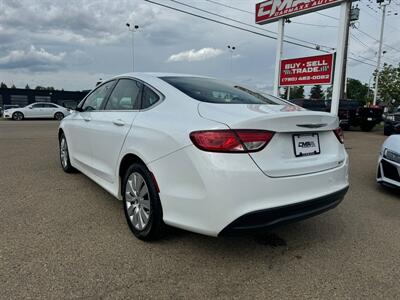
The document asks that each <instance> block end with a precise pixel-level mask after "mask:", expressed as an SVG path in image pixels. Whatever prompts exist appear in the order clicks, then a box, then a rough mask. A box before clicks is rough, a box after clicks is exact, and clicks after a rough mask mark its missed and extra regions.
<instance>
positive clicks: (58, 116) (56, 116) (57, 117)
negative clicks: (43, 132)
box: [54, 112, 64, 121]
mask: <svg viewBox="0 0 400 300" xmlns="http://www.w3.org/2000/svg"><path fill="white" fill-rule="evenodd" d="M54 119H56V120H58V121H61V120H62V119H64V114H63V113H61V112H57V113H55V115H54Z"/></svg>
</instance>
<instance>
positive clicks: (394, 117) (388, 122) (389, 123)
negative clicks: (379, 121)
mask: <svg viewBox="0 0 400 300" xmlns="http://www.w3.org/2000/svg"><path fill="white" fill-rule="evenodd" d="M399 133H400V108H397V109H396V110H395V111H394V112H393V113H389V114H387V115H386V118H385V125H384V127H383V134H384V135H392V134H399Z"/></svg>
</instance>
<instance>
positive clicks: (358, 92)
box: [346, 78, 371, 103]
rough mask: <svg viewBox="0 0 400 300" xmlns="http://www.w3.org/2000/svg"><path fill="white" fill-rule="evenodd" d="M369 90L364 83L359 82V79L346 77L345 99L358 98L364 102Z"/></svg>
mask: <svg viewBox="0 0 400 300" xmlns="http://www.w3.org/2000/svg"><path fill="white" fill-rule="evenodd" d="M368 91H369V87H368V85H367V84H366V83H364V84H363V83H361V81H360V80H357V79H354V78H348V79H347V92H346V94H347V99H354V100H359V101H362V102H364V103H366V102H367V101H368V99H367V97H368V94H371V93H368Z"/></svg>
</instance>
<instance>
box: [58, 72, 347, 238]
mask: <svg viewBox="0 0 400 300" xmlns="http://www.w3.org/2000/svg"><path fill="white" fill-rule="evenodd" d="M58 137H59V141H60V159H61V166H62V168H63V169H64V171H65V172H72V171H74V170H75V169H78V170H79V171H81V172H82V173H84V174H85V175H87V176H88V177H90V178H91V179H92V180H93V181H95V182H96V183H98V184H99V185H100V186H102V187H103V188H104V189H105V190H107V191H108V192H109V193H111V194H112V195H113V196H115V197H116V198H118V199H120V200H122V202H123V208H124V211H125V216H126V219H127V222H128V225H129V227H130V229H131V230H132V232H133V233H134V234H135V236H137V237H138V238H140V239H143V240H150V239H154V238H157V237H159V236H160V235H161V234H162V233H163V229H164V227H165V225H170V226H176V227H179V228H183V229H186V230H190V231H194V232H198V233H202V234H206V235H210V236H219V235H229V234H236V233H242V232H249V233H250V232H257V231H264V230H266V229H267V228H269V227H271V226H275V225H279V224H283V223H286V222H290V221H297V220H300V219H304V218H307V217H311V216H314V215H317V214H319V213H322V212H324V211H326V210H328V209H330V208H333V207H335V206H337V205H338V204H339V203H340V201H341V200H342V199H343V197H344V195H345V193H346V191H347V189H348V185H349V183H348V156H347V153H346V151H345V149H344V146H343V135H342V131H341V130H340V128H339V126H338V119H337V117H336V116H333V115H330V114H328V113H323V112H312V111H307V110H304V109H302V108H299V107H297V106H295V105H293V104H290V103H288V102H286V101H283V100H281V99H278V98H275V97H273V96H270V95H266V94H263V93H262V92H259V91H256V90H253V89H251V88H248V87H245V86H243V85H241V84H234V83H229V82H225V81H222V80H217V79H213V78H208V77H200V76H191V75H176V74H155V73H129V74H125V75H121V76H117V77H115V78H112V79H110V80H107V81H105V82H104V83H102V84H101V85H100V86H98V87H96V88H95V89H94V90H93V91H92V92H91V93H90V94H89V95H88V96H87V97H86V98H85V99H84V100H83V101H82V102H81V103H80V104H79V106H78V108H77V109H76V111H75V112H73V113H72V114H71V115H70V116H68V117H67V118H65V119H64V120H63V121H62V122H61V124H60V127H59V134H58Z"/></svg>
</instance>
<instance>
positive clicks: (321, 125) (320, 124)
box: [296, 123, 328, 128]
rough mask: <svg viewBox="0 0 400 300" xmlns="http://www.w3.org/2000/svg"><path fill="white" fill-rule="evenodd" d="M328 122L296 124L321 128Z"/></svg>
mask: <svg viewBox="0 0 400 300" xmlns="http://www.w3.org/2000/svg"><path fill="white" fill-rule="evenodd" d="M326 125H328V124H323V123H310V124H297V125H296V126H297V127H304V128H321V127H325V126H326Z"/></svg>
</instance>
